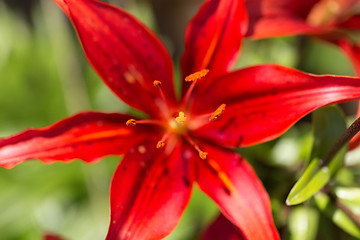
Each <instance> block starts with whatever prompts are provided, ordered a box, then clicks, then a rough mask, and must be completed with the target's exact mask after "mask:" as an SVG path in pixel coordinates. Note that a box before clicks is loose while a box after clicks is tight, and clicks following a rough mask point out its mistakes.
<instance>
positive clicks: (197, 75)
mask: <svg viewBox="0 0 360 240" xmlns="http://www.w3.org/2000/svg"><path fill="white" fill-rule="evenodd" d="M208 72H209V69H203V70H200V71H198V72H195V73H193V74H190V75H189V76H187V77H185V81H186V82H194V81H197V80H199V79H202V78H204V77H205V76H206V75H207V74H208Z"/></svg>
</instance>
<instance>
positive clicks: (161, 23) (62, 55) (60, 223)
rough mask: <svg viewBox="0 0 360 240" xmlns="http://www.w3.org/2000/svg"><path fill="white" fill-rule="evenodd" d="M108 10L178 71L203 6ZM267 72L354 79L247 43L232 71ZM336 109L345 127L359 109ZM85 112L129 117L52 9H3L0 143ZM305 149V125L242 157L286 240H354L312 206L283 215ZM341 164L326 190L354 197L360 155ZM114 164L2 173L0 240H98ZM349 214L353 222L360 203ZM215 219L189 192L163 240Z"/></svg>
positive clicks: (145, 4) (19, 0)
mask: <svg viewBox="0 0 360 240" xmlns="http://www.w3.org/2000/svg"><path fill="white" fill-rule="evenodd" d="M109 2H112V3H114V4H116V5H118V6H121V7H122V8H124V9H126V10H127V11H129V12H131V13H132V14H133V15H135V16H137V17H138V18H139V19H140V20H141V21H142V22H144V23H145V24H146V25H147V26H149V27H150V28H151V29H152V30H154V31H155V32H156V33H157V34H158V35H159V36H160V38H161V39H162V40H163V41H164V42H165V44H166V46H167V48H168V49H169V51H170V53H171V54H172V56H173V58H174V61H175V63H176V67H177V66H178V62H179V58H180V56H181V53H182V51H183V33H184V30H185V27H186V24H187V22H188V21H189V19H190V18H191V17H192V16H193V15H194V14H195V12H196V11H197V9H198V7H199V6H200V4H201V3H202V0H171V1H169V0H118V1H115V0H114V1H109ZM265 62H272V63H279V64H282V65H286V66H291V67H295V68H298V69H301V70H304V71H306V72H311V73H316V74H323V73H327V74H343V75H353V74H354V73H353V70H352V67H351V65H350V63H349V61H348V60H347V59H346V58H345V56H344V55H343V54H342V53H341V52H340V51H339V50H338V49H337V48H335V47H334V46H332V45H330V44H327V43H324V42H321V41H319V40H316V39H312V38H308V37H288V38H277V39H268V40H261V41H253V42H252V41H245V42H244V45H243V49H242V54H241V57H240V60H239V62H238V64H237V67H242V66H248V65H253V64H259V63H265ZM176 71H178V69H176ZM342 107H343V108H344V110H345V112H346V114H347V116H348V120H349V122H350V121H352V120H353V117H354V116H353V114H354V113H355V109H356V104H355V103H348V104H346V105H343V106H342ZM86 110H99V111H122V112H127V111H129V108H128V107H127V106H126V105H125V104H124V103H122V102H121V101H119V100H118V99H117V98H116V97H115V96H114V95H113V94H112V93H111V92H110V90H109V89H107V88H106V87H105V85H104V84H103V83H102V82H101V80H100V79H99V77H98V76H97V75H96V73H95V72H94V71H93V70H92V69H91V68H90V66H89V64H88V63H87V61H86V59H85V57H84V55H83V53H82V50H81V47H80V45H79V43H78V40H77V38H76V34H75V32H74V31H73V29H72V27H71V25H70V24H69V22H68V20H67V19H66V17H65V16H64V14H63V13H62V12H61V11H60V9H59V8H58V7H57V6H56V5H55V4H54V3H53V2H52V1H50V0H0V137H4V136H8V135H11V134H14V133H16V132H19V131H22V130H24V129H26V128H29V127H44V126H47V125H49V124H52V123H54V122H56V121H58V120H60V119H62V118H65V117H67V116H69V115H71V114H74V113H77V112H80V111H86ZM264 121H265V119H264ZM312 140H313V139H312V133H311V120H310V117H306V118H305V119H304V120H302V121H301V122H300V123H298V124H297V125H296V126H295V127H293V128H292V129H291V130H290V131H288V132H287V133H286V134H285V135H284V136H282V137H281V138H279V139H276V140H274V141H271V142H269V143H265V144H262V145H259V146H255V147H251V148H247V149H240V150H239V152H241V153H242V154H243V155H244V156H246V157H247V159H248V160H249V161H250V163H251V164H252V165H253V166H254V167H255V169H256V171H257V173H258V175H259V177H260V178H261V179H262V181H263V183H264V185H265V187H266V189H267V190H268V192H269V194H270V196H271V200H272V206H273V212H274V218H275V222H276V224H277V226H278V228H279V231H280V233H281V235H282V238H283V239H292V240H313V239H324V240H338V239H343V240H348V239H350V240H351V239H355V238H354V237H352V236H351V235H349V234H347V233H345V232H344V231H343V230H342V229H341V228H339V227H338V226H337V225H336V224H334V223H333V222H332V221H331V219H330V218H328V217H327V216H326V214H324V213H323V212H322V211H319V210H318V209H317V208H316V207H314V205H313V204H311V203H309V202H307V203H305V204H302V205H300V206H295V207H287V206H286V205H285V199H286V196H287V194H288V192H289V190H290V189H291V187H292V186H293V184H294V183H295V182H296V180H297V179H298V177H299V176H300V175H301V173H302V172H303V170H304V167H305V165H306V164H307V161H308V158H309V155H310V151H311V146H312ZM347 159H348V160H347V166H346V168H344V169H342V170H341V171H340V172H339V173H338V174H337V176H336V178H335V179H334V180H333V182H335V183H337V184H338V183H341V186H344V187H357V188H358V187H359V185H360V180H359V179H360V154H359V153H352V154H350V155H349V156H348V157H347ZM120 160H121V157H116V156H113V157H107V158H105V159H102V160H101V161H99V162H97V163H94V164H85V163H83V162H81V161H79V160H75V161H73V162H71V163H68V164H64V163H54V164H51V165H45V164H43V163H40V162H38V161H28V162H26V163H23V164H20V165H19V166H16V167H15V168H13V169H11V170H7V169H2V168H0V240H36V239H42V237H41V236H42V234H43V233H44V232H52V233H56V234H59V235H62V236H63V237H65V238H67V239H69V240H85V239H86V240H98V239H104V238H105V236H106V232H107V227H108V221H109V197H108V196H109V184H110V180H111V177H112V174H113V172H114V169H115V167H116V166H117V164H118V163H119V161H120ZM358 197H359V196H358ZM358 199H360V197H359V198H358ZM359 201H360V200H359ZM352 209H353V211H354V212H355V213H357V214H358V215H359V216H360V202H359V204H358V205H356V204H353V206H352ZM217 215H218V210H217V208H216V206H215V205H214V204H213V203H212V202H211V200H209V199H208V198H207V197H206V196H204V195H203V194H202V193H201V192H200V191H199V190H197V189H195V191H194V194H193V198H192V200H191V202H190V205H189V206H188V208H187V210H186V212H185V214H184V216H183V217H182V219H181V222H180V224H179V225H178V227H177V229H176V230H175V231H174V232H173V233H172V234H171V235H170V236H169V237H168V238H167V239H178V240H180V239H181V240H182V239H198V237H199V236H200V235H201V233H202V231H203V230H204V228H205V226H206V225H208V224H209V223H210V222H211V221H212V220H213V219H214V218H215V217H216V216H217Z"/></svg>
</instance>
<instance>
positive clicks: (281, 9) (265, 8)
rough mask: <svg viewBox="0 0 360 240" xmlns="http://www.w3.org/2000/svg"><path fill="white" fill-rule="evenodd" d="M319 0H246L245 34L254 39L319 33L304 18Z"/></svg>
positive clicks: (317, 29) (319, 30) (318, 30)
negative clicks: (247, 21)
mask: <svg viewBox="0 0 360 240" xmlns="http://www.w3.org/2000/svg"><path fill="white" fill-rule="evenodd" d="M318 1H319V0H301V1H290V0H247V1H246V8H247V10H248V15H249V29H248V32H247V34H246V35H247V36H249V37H251V38H255V39H259V38H268V37H278V36H286V35H296V34H304V33H320V32H322V30H321V29H319V28H315V27H312V26H310V25H309V24H308V23H307V22H306V18H307V16H308V14H309V12H310V10H311V9H312V7H313V6H314V5H315V4H316V3H317V2H318Z"/></svg>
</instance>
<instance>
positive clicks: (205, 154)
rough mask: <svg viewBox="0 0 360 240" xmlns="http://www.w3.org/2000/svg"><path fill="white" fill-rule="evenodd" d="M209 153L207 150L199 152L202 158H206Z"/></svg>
mask: <svg viewBox="0 0 360 240" xmlns="http://www.w3.org/2000/svg"><path fill="white" fill-rule="evenodd" d="M207 155H208V153H207V152H203V151H200V152H199V157H200V158H201V159H202V160H205V159H206V157H207Z"/></svg>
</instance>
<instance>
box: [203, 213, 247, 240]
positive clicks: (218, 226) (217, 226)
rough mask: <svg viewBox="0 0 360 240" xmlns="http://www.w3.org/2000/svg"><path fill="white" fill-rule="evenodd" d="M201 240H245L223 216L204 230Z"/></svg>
mask: <svg viewBox="0 0 360 240" xmlns="http://www.w3.org/2000/svg"><path fill="white" fill-rule="evenodd" d="M201 239H202V240H219V239H221V240H246V238H245V237H244V236H243V235H242V233H241V232H240V231H239V229H237V228H236V227H235V226H234V225H233V224H232V223H231V222H230V221H229V220H228V219H227V218H226V217H224V215H222V214H220V215H219V217H217V218H216V219H215V221H214V222H213V223H212V224H211V225H210V226H209V227H208V228H207V229H206V231H205V233H204V235H203V236H202V238H201Z"/></svg>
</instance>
